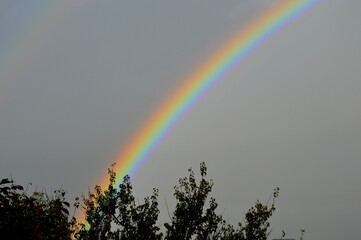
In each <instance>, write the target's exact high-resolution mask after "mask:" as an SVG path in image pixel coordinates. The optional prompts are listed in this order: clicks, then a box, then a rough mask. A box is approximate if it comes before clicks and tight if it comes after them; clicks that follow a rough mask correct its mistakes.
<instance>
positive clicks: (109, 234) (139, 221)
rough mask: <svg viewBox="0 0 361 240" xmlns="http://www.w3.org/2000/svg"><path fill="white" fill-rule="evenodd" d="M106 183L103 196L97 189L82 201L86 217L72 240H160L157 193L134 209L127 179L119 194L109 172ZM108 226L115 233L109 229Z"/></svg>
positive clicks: (126, 177) (99, 189) (133, 199)
mask: <svg viewBox="0 0 361 240" xmlns="http://www.w3.org/2000/svg"><path fill="white" fill-rule="evenodd" d="M109 175H110V183H109V186H108V189H107V190H105V191H104V192H103V191H102V189H101V188H100V187H99V186H96V187H95V193H90V192H89V194H88V198H85V197H83V202H84V205H85V206H84V209H85V213H86V222H87V223H88V226H86V225H85V224H80V230H79V231H78V233H76V234H75V238H76V239H89V240H91V239H124V240H131V239H134V240H137V239H149V240H157V239H161V238H162V233H159V227H158V226H156V222H157V220H158V213H159V209H158V202H157V197H158V190H157V189H154V191H153V195H152V196H151V197H147V198H145V199H144V204H142V205H138V206H137V205H136V203H135V198H134V196H133V195H132V185H131V183H130V179H129V176H125V177H124V180H123V183H121V184H120V185H119V190H118V191H117V190H116V188H114V184H115V173H114V171H113V170H112V169H109ZM112 224H113V225H116V226H117V228H116V229H114V230H113V229H112Z"/></svg>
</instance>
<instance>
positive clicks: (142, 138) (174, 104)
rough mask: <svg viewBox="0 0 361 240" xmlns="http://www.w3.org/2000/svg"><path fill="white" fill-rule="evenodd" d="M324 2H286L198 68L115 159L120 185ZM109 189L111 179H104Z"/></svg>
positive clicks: (306, 0) (257, 20) (246, 29)
mask: <svg viewBox="0 0 361 240" xmlns="http://www.w3.org/2000/svg"><path fill="white" fill-rule="evenodd" d="M323 1H324V0H284V1H281V2H280V4H278V5H276V6H275V7H274V8H272V9H271V10H270V11H268V12H266V13H265V14H263V15H261V16H260V17H259V18H258V19H256V20H255V21H254V22H253V23H251V24H249V25H248V27H246V28H245V29H244V30H242V31H241V32H240V33H238V34H237V35H235V36H234V37H233V38H231V39H230V41H228V42H227V43H226V44H225V45H223V47H221V48H220V49H219V50H218V51H217V52H216V53H215V54H213V55H212V56H211V57H210V58H209V59H208V60H207V61H206V62H205V63H204V64H202V65H201V66H200V67H199V68H197V69H196V71H194V72H193V73H192V74H190V75H189V77H188V78H186V79H185V81H184V82H183V83H182V84H181V86H180V87H179V88H178V89H177V90H176V91H175V92H173V93H172V94H171V95H170V97H169V98H167V99H166V100H165V101H164V104H163V105H161V106H160V108H159V109H158V110H157V111H156V112H155V113H154V114H153V115H152V116H151V117H150V118H149V119H148V121H146V123H145V125H144V126H143V127H142V128H141V129H140V130H139V131H138V132H137V133H136V134H135V135H134V137H133V138H132V139H131V140H130V141H129V143H128V144H127V145H126V146H125V147H124V148H123V151H122V152H121V153H120V155H119V156H118V157H117V158H116V159H115V163H116V166H115V169H114V170H115V172H116V173H117V180H116V185H119V184H120V183H121V181H122V179H123V177H124V176H125V175H126V174H128V175H130V176H131V177H134V175H135V174H136V172H137V171H138V170H139V169H141V166H142V164H144V163H145V162H146V161H147V159H149V157H150V156H151V155H152V153H153V152H154V150H155V149H156V148H157V147H158V146H159V144H160V143H161V142H162V141H163V140H164V138H165V137H166V136H167V135H168V134H169V133H170V131H171V130H172V129H173V128H174V127H175V126H176V125H177V123H178V122H179V121H180V120H181V119H182V118H183V117H184V116H185V115H186V113H187V112H188V111H189V110H190V109H191V108H192V107H193V106H194V105H195V104H196V103H197V102H198V101H199V100H200V99H201V98H202V97H203V96H204V95H205V94H206V93H207V92H209V90H210V89H211V88H212V87H214V86H215V85H216V84H217V83H218V82H219V81H220V80H221V79H223V78H224V76H225V75H227V74H228V73H229V72H230V71H231V70H232V69H233V68H234V67H235V66H237V65H239V64H240V63H241V62H242V61H244V60H245V59H246V58H247V57H248V56H249V55H250V54H251V53H253V52H254V51H255V50H257V49H258V48H259V47H260V46H262V45H263V44H264V43H266V42H267V41H268V40H270V39H271V38H272V37H273V36H274V35H276V34H277V33H278V32H280V31H281V30H282V29H284V28H285V27H286V26H288V25H290V24H291V23H292V22H293V21H294V20H296V19H298V18H299V17H301V16H302V15H304V14H305V13H306V12H308V11H309V10H311V9H313V8H314V7H315V6H316V5H318V4H320V3H321V2H323ZM102 182H103V184H101V186H106V185H107V184H106V183H107V182H108V178H107V177H106V178H105V179H102Z"/></svg>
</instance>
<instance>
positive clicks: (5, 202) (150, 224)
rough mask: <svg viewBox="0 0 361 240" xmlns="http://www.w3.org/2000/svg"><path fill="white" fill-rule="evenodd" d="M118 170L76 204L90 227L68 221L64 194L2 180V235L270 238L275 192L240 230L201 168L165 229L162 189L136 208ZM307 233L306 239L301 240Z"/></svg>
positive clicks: (179, 194) (185, 183)
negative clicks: (161, 220) (26, 188)
mask: <svg viewBox="0 0 361 240" xmlns="http://www.w3.org/2000/svg"><path fill="white" fill-rule="evenodd" d="M113 167H114V165H112V167H111V168H110V169H109V170H108V173H109V185H108V187H107V189H105V190H102V189H101V187H100V186H96V187H95V188H94V192H89V193H88V195H87V196H83V199H82V202H83V204H80V203H79V201H78V200H79V199H78V198H77V199H76V203H75V204H74V206H75V208H79V207H80V206H81V208H82V209H83V210H84V214H85V222H84V223H83V222H81V223H76V219H75V218H74V217H73V218H71V219H69V208H70V206H69V203H68V202H66V201H65V192H64V191H55V197H53V198H49V197H48V195H47V194H45V193H44V192H40V193H39V192H34V193H33V194H32V195H31V196H27V194H26V191H24V189H23V187H22V186H19V185H14V184H13V182H12V181H9V180H8V179H3V180H2V181H1V182H0V234H1V235H0V236H2V237H3V236H10V237H7V239H71V238H74V239H79V240H80V239H87V240H92V239H96V240H98V239H121V240H138V239H139V240H140V239H142V240H143V239H149V240H190V239H196V240H213V239H217V240H265V239H267V237H268V234H269V227H270V224H269V218H270V217H271V216H272V214H273V213H274V211H275V205H274V203H275V199H276V198H277V197H278V193H279V188H276V189H275V190H274V194H273V196H272V197H273V202H272V205H271V206H270V207H269V206H268V205H267V204H266V205H263V204H262V203H260V202H259V201H256V203H255V206H254V207H252V208H251V209H249V211H248V212H247V213H246V215H245V218H244V220H243V221H244V222H243V223H242V222H239V223H238V226H237V227H234V226H233V225H231V224H229V223H227V222H226V221H225V220H224V219H223V217H222V215H221V214H218V213H217V207H218V204H217V202H216V200H215V199H214V198H211V197H209V195H210V193H211V191H212V187H213V181H212V180H208V179H207V167H206V165H205V164H204V163H203V162H202V163H201V164H200V176H201V179H200V180H199V182H197V181H196V177H195V175H194V172H193V170H192V169H191V168H190V169H188V172H189V176H188V177H185V178H181V179H179V182H178V185H176V186H175V187H174V196H175V198H176V200H177V204H176V206H175V210H174V212H173V213H172V216H171V219H170V222H168V223H165V224H164V227H165V228H164V230H161V229H160V226H158V225H157V220H158V214H159V209H158V200H157V198H158V190H157V189H153V194H152V195H151V196H150V197H146V198H145V199H144V202H143V203H142V204H139V203H138V204H136V202H135V197H134V196H133V193H132V185H131V182H130V178H129V176H125V177H124V179H123V182H122V183H121V184H120V185H119V186H118V187H116V186H115V180H116V174H115V172H114V170H113ZM302 236H303V234H302V235H301V238H302Z"/></svg>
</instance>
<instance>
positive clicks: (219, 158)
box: [0, 0, 361, 239]
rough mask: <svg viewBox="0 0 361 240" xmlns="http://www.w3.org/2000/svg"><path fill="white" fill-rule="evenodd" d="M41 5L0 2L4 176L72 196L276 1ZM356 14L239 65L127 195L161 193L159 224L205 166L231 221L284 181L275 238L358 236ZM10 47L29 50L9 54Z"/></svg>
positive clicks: (355, 6)
mask: <svg viewBox="0 0 361 240" xmlns="http://www.w3.org/2000/svg"><path fill="white" fill-rule="evenodd" d="M38 3H39V4H38ZM44 3H45V1H43V2H41V1H33V4H32V5H31V4H30V3H29V2H28V1H5V0H0V64H2V66H0V89H1V91H0V93H1V95H2V96H1V97H0V163H1V167H0V175H1V177H3V178H4V177H9V176H10V175H12V176H13V178H14V179H15V180H16V181H17V182H19V183H21V184H25V183H27V182H29V181H31V182H32V183H33V184H34V185H37V186H39V187H42V186H45V187H47V188H53V189H55V188H59V187H61V186H63V188H64V189H66V190H68V191H69V199H70V200H72V199H73V198H74V197H75V196H79V195H80V194H81V193H85V192H86V191H87V190H88V187H90V188H91V187H93V186H94V184H97V180H98V179H99V178H101V177H102V176H104V175H105V174H106V169H107V168H108V167H109V166H110V164H111V163H112V161H113V157H114V156H115V155H116V154H117V152H118V151H119V150H120V149H121V147H122V146H123V145H124V144H125V143H126V142H127V141H129V138H130V137H131V135H132V134H133V133H134V132H135V131H136V130H137V129H138V128H139V126H140V125H141V124H142V123H143V122H144V121H145V120H146V119H147V117H148V116H149V115H150V114H151V113H152V112H153V111H154V110H155V109H156V107H157V106H158V105H159V104H160V103H161V102H162V101H164V99H165V98H166V97H167V96H168V95H169V94H170V93H171V92H172V90H174V89H175V88H176V87H177V86H178V85H179V84H180V83H181V82H182V81H183V80H184V78H185V77H186V76H187V75H188V74H189V73H190V72H191V71H192V70H194V69H195V68H197V66H199V65H200V64H201V63H202V62H203V61H204V60H205V59H206V58H207V57H208V56H210V55H211V54H212V53H213V52H214V51H216V50H217V49H218V48H219V47H220V46H222V44H223V43H224V42H225V41H226V40H228V39H229V38H230V36H232V35H233V34H235V33H237V32H239V31H240V30H241V29H242V27H244V26H246V25H247V23H248V22H249V21H251V19H254V18H255V17H257V16H258V15H259V14H261V13H262V12H263V11H265V10H266V9H267V8H269V7H270V6H271V5H272V4H275V3H277V1H265V0H262V1H261V0H252V1H247V0H230V1H213V0H212V1H188V0H187V1H158V0H157V1H95V0H94V1H78V2H76V3H74V2H71V1H64V3H62V4H59V5H58V6H57V7H56V8H54V9H52V10H47V13H48V14H45V15H42V14H41V11H40V10H39V9H42V8H43V9H45V11H46V9H47V7H46V4H44ZM64 6H66V7H64ZM59 9H60V10H59ZM360 9H361V2H360V1H358V0H346V1H338V0H326V2H325V3H324V4H322V5H321V6H320V7H319V8H317V9H315V10H313V11H312V12H311V13H309V14H307V15H306V16H304V17H303V18H301V19H300V20H299V21H297V22H296V23H294V24H292V25H291V27H290V28H288V29H286V30H285V31H283V32H282V33H281V34H279V35H278V36H276V37H275V38H274V39H273V40H272V41H270V42H268V43H267V44H266V45H265V46H264V47H262V48H261V49H259V50H258V51H257V52H256V53H255V54H253V55H252V56H251V57H250V58H249V59H248V60H247V61H245V62H244V63H243V64H242V65H240V66H239V67H237V69H235V70H234V71H233V72H232V73H231V74H230V75H228V76H227V77H226V78H225V79H224V80H223V81H222V82H221V83H220V84H219V85H218V86H217V87H216V88H215V89H214V90H212V91H211V92H210V93H209V94H208V95H207V96H206V97H205V98H204V99H203V100H202V101H200V102H199V104H197V105H196V106H195V108H194V109H193V110H192V111H191V112H190V113H189V114H188V115H187V116H186V118H185V119H184V120H183V121H182V122H181V123H180V124H179V125H178V126H177V128H176V129H174V131H173V132H172V133H171V134H170V135H169V136H168V138H167V139H166V141H165V142H164V143H163V144H162V145H161V146H160V148H159V149H158V150H157V151H156V152H155V153H154V155H153V156H152V158H151V159H150V160H149V161H148V162H147V163H146V164H145V165H144V167H143V168H142V169H141V171H139V173H138V175H137V176H136V178H135V179H134V181H133V184H134V189H135V193H136V195H137V196H138V197H139V198H140V199H142V198H143V197H144V196H145V195H147V194H150V193H151V190H152V188H153V187H158V188H159V189H160V196H161V197H160V198H159V201H160V208H161V212H162V216H161V221H162V222H164V221H167V220H168V219H167V215H166V212H165V211H166V208H165V204H164V200H163V198H164V197H163V194H165V195H166V198H167V201H168V203H169V204H170V207H171V209H172V208H173V207H174V201H173V200H172V198H173V197H172V190H173V186H174V185H175V184H176V183H177V181H178V178H179V177H183V176H186V175H187V169H188V167H190V166H192V167H193V168H194V170H195V171H197V170H198V167H199V163H200V162H201V161H205V162H206V163H207V166H208V171H209V176H210V177H211V178H213V179H214V182H215V186H214V194H213V195H214V196H215V197H216V199H217V200H218V202H219V211H223V209H224V216H225V217H229V220H230V221H231V222H232V223H235V220H238V219H240V218H242V217H243V215H244V213H245V212H246V211H247V210H248V208H250V207H251V206H252V204H253V203H254V201H255V200H256V199H259V200H261V201H267V199H268V197H269V195H270V194H271V193H272V190H273V188H274V187H276V186H279V187H280V188H281V191H280V197H279V200H278V201H277V203H276V207H277V211H276V214H275V216H273V217H272V220H271V223H272V226H273V227H274V228H273V229H274V231H273V235H272V237H274V238H278V237H280V236H281V230H282V229H284V230H285V231H286V233H287V236H288V237H289V238H297V237H298V236H299V229H300V228H305V229H306V234H305V239H346V238H348V239H357V238H358V237H359V231H358V227H359V226H360V224H361V208H360V206H359V203H360V202H361V190H360V184H361V175H360V174H359V172H360V170H361V107H360V103H361V94H360V92H361V79H360V76H361V67H360V64H361V47H360V46H361V45H360V40H361V28H360V22H361V15H360V12H359V10H360ZM36 16H41V17H39V19H37V20H36V21H38V22H37V24H35V25H32V24H31V20H34V19H36ZM62 16H64V17H62ZM29 22H30V23H29ZM33 22H34V21H33ZM27 29H29V30H30V31H29V32H28V33H26V31H27ZM31 34H33V35H31ZM37 34H38V35H37ZM29 36H30V37H29ZM19 38H24V39H25V40H27V39H28V40H29V41H28V42H27V41H24V43H23V44H19V46H21V50H22V51H24V53H23V52H21V51H20V53H17V54H13V55H12V54H11V52H10V54H4V52H6V51H7V49H8V48H10V47H11V46H12V43H13V42H14V41H17V40H18V39H19ZM15 46H16V45H15ZM11 51H14V52H16V51H17V49H16V48H15V50H11ZM9 56H11V57H13V58H14V59H12V61H11V63H12V64H11V65H10V66H9V65H6V62H9V61H10V60H8V57H9ZM3 66H6V68H5V69H4V67H3Z"/></svg>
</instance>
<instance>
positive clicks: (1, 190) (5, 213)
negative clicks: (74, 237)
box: [0, 178, 75, 239]
mask: <svg viewBox="0 0 361 240" xmlns="http://www.w3.org/2000/svg"><path fill="white" fill-rule="evenodd" d="M54 194H55V196H54V197H49V196H48V195H47V194H46V193H45V192H36V191H35V192H34V193H33V194H32V195H31V196H27V193H26V191H24V188H23V187H22V186H20V185H15V184H14V182H13V181H11V180H9V179H7V178H6V179H2V180H1V182H0V236H1V238H3V239H71V234H72V229H73V226H74V224H75V218H73V219H72V220H70V221H69V220H68V218H69V211H68V208H69V203H68V202H66V201H65V191H63V190H57V191H54Z"/></svg>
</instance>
